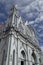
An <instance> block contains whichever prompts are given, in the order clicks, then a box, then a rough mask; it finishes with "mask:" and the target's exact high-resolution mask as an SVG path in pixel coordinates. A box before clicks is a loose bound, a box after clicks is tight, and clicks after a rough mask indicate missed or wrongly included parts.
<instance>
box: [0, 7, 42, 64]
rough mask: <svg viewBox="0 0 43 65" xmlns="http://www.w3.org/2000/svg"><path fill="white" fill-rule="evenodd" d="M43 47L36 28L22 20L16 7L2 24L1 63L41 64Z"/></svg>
mask: <svg viewBox="0 0 43 65" xmlns="http://www.w3.org/2000/svg"><path fill="white" fill-rule="evenodd" d="M40 63H41V49H40V46H39V42H38V40H37V35H36V32H35V29H34V28H33V27H31V26H30V25H29V23H28V21H26V22H24V21H22V18H21V17H20V16H18V14H17V9H16V7H13V8H12V9H11V11H10V14H9V17H8V19H7V21H5V22H4V23H2V24H0V65H40Z"/></svg>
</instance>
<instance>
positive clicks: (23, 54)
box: [21, 51, 26, 65]
mask: <svg viewBox="0 0 43 65" xmlns="http://www.w3.org/2000/svg"><path fill="white" fill-rule="evenodd" d="M21 65H26V55H25V52H24V51H21Z"/></svg>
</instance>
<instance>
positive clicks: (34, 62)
mask: <svg viewBox="0 0 43 65" xmlns="http://www.w3.org/2000/svg"><path fill="white" fill-rule="evenodd" d="M32 65H37V57H36V55H35V53H34V51H33V52H32Z"/></svg>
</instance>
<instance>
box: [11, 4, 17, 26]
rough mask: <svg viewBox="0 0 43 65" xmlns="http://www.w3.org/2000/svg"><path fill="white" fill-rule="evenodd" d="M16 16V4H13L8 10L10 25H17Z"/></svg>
mask: <svg viewBox="0 0 43 65" xmlns="http://www.w3.org/2000/svg"><path fill="white" fill-rule="evenodd" d="M17 18H18V14H17V5H15V6H13V7H12V8H11V11H10V19H11V26H13V27H14V26H15V27H17Z"/></svg>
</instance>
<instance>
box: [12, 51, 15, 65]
mask: <svg viewBox="0 0 43 65" xmlns="http://www.w3.org/2000/svg"><path fill="white" fill-rule="evenodd" d="M12 65H15V50H13V62H12Z"/></svg>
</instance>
